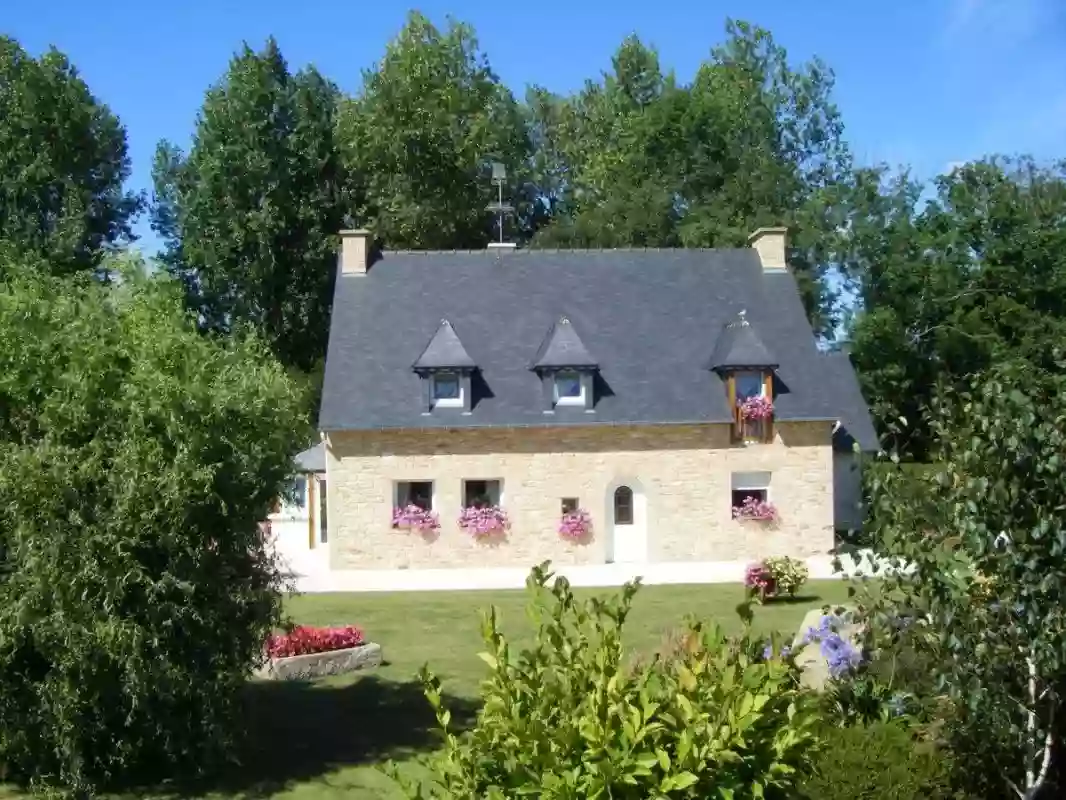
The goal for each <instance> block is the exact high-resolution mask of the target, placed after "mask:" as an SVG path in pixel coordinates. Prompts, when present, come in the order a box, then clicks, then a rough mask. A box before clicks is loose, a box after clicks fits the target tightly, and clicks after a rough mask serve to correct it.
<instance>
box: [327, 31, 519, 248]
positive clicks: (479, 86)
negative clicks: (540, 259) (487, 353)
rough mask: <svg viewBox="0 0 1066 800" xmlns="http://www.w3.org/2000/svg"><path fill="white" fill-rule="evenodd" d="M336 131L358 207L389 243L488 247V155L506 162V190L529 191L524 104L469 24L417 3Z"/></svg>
mask: <svg viewBox="0 0 1066 800" xmlns="http://www.w3.org/2000/svg"><path fill="white" fill-rule="evenodd" d="M338 138H339V141H340V143H341V147H342V148H343V152H344V158H345V162H346V164H347V165H348V168H349V169H350V170H351V171H352V173H353V174H356V175H360V176H362V180H364V181H365V184H366V197H365V200H364V202H363V203H362V204H360V205H359V206H358V207H357V209H356V210H355V217H356V218H357V219H358V220H359V221H360V222H361V223H365V224H366V225H368V227H370V228H371V230H373V231H374V233H375V234H376V236H377V238H378V240H379V241H380V242H381V243H382V244H384V245H385V246H387V247H390V248H393V249H403V248H409V249H463V248H480V247H484V246H485V244H486V243H487V242H488V241H489V239H490V238H491V236H492V233H493V222H494V220H493V218H492V216H491V215H490V214H489V213H488V212H487V211H486V209H485V207H486V205H487V204H488V203H489V202H491V201H493V200H495V199H496V190H495V188H494V187H493V186H492V184H491V182H490V180H489V178H490V173H489V169H488V167H489V164H490V163H491V162H492V161H499V162H501V163H503V164H504V166H506V167H507V169H508V173H509V175H508V186H510V187H511V189H510V190H509V191H510V195H511V197H510V200H511V202H512V203H516V204H517V205H518V206H519V212H520V213H521V214H523V215H529V214H530V213H531V212H530V204H529V202H528V200H527V199H525V197H524V192H525V191H526V185H525V183H526V179H525V176H526V175H527V174H528V161H529V158H530V155H531V153H530V144H529V134H528V131H527V126H526V120H525V116H524V113H523V110H522V108H521V107H520V106H519V104H518V103H517V102H516V100H515V98H514V96H513V95H512V94H511V92H510V91H509V90H508V89H506V88H505V87H504V86H503V84H502V83H500V79H499V78H498V77H497V76H496V74H495V73H493V71H492V68H491V67H490V66H489V62H488V59H487V58H486V57H485V56H484V54H482V53H481V51H480V49H479V46H478V42H477V39H476V37H475V35H474V31H473V29H472V28H471V27H470V26H469V25H465V24H463V23H459V22H455V21H454V20H449V25H448V28H447V30H445V31H443V32H442V31H440V30H438V29H437V28H436V27H435V26H434V25H433V24H431V23H430V22H429V20H427V19H426V18H425V17H424V16H422V15H421V14H419V13H417V12H412V13H411V14H410V15H409V17H408V19H407V24H406V25H405V26H404V28H403V30H402V31H401V32H400V34H399V35H398V36H397V37H396V39H395V40H393V41H392V42H391V43H390V44H389V46H388V48H387V50H386V52H385V57H384V59H382V61H381V63H380V64H378V65H377V66H376V68H375V69H373V70H368V71H366V72H365V73H364V75H363V89H362V92H361V93H360V94H359V96H358V97H356V98H354V99H351V100H349V101H347V102H345V103H344V107H343V110H342V112H341V116H340V120H339V124H338Z"/></svg>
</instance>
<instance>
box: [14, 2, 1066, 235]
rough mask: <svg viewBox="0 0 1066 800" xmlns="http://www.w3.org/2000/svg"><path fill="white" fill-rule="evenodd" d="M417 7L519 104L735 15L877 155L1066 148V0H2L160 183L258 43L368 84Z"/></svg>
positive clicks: (690, 46) (684, 46) (345, 80)
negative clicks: (80, 81)
mask: <svg viewBox="0 0 1066 800" xmlns="http://www.w3.org/2000/svg"><path fill="white" fill-rule="evenodd" d="M411 7H417V8H418V9H419V10H421V11H422V12H423V13H425V14H426V15H427V16H429V17H430V18H431V19H433V20H434V21H435V22H438V23H442V22H444V20H445V17H446V16H447V15H449V14H450V15H452V16H455V17H457V18H459V19H462V20H464V21H466V22H469V23H472V24H473V25H474V27H475V28H476V30H477V32H478V35H479V38H480V40H481V44H482V46H483V47H484V49H485V50H486V52H487V53H488V55H489V58H490V60H491V62H492V65H493V67H494V68H495V70H496V71H497V72H498V73H499V74H500V76H501V77H502V78H503V80H504V81H505V82H506V83H507V84H508V85H509V86H511V87H512V89H514V90H515V91H516V93H517V94H518V96H519V97H521V96H522V95H523V93H524V90H525V87H526V86H527V85H528V84H531V83H538V84H541V85H543V86H546V87H547V88H549V89H551V90H554V91H558V92H567V91H569V90H572V89H574V88H576V87H579V86H580V85H581V84H582V82H583V81H584V80H585V79H586V78H588V77H594V76H596V75H597V74H598V73H599V72H600V71H601V70H603V69H606V68H607V67H609V65H610V57H611V54H612V53H613V52H614V50H615V48H616V47H617V46H618V44H619V43H620V42H621V41H622V39H623V38H624V37H625V36H626V35H627V34H629V33H633V32H635V33H637V34H639V35H640V37H641V38H642V39H643V40H644V41H645V42H647V43H649V44H651V45H653V46H655V47H656V48H657V49H658V50H659V53H660V56H661V59H662V62H663V65H664V67H666V68H668V69H669V68H673V69H674V70H675V71H676V72H677V75H678V77H679V78H680V79H681V80H683V81H687V80H689V79H690V78H691V77H692V75H693V73H694V71H695V69H696V67H697V65H698V64H699V62H700V61H701V60H702V59H703V58H704V57H705V56H706V54H707V52H708V50H709V49H710V47H711V46H712V45H714V44H715V43H716V42H717V41H719V40H720V39H721V37H722V31H723V23H724V20H725V18H726V17H728V16H733V17H740V18H743V19H746V20H749V21H751V22H755V23H758V24H760V25H762V26H764V27H766V28H769V29H770V30H771V31H772V32H773V34H774V36H775V38H776V39H777V40H778V41H779V42H780V43H781V44H783V45H785V46H786V47H787V48H788V49H789V52H790V55H791V56H793V57H794V58H795V59H806V58H808V57H810V56H812V55H818V56H820V57H821V58H823V59H824V60H825V61H827V62H828V63H829V64H830V66H832V67H833V69H834V70H835V71H836V74H837V95H836V97H837V101H838V104H839V105H840V107H841V109H842V111H843V114H844V120H845V123H846V125H847V129H848V134H847V135H848V138H849V140H850V141H851V142H852V145H853V147H854V149H855V152H856V155H857V156H858V157H859V159H860V161H863V162H877V161H887V162H889V163H892V164H904V163H906V164H910V165H912V166H913V167H914V168H915V169H916V170H917V171H918V172H919V174H922V175H933V174H935V173H937V172H938V171H941V170H943V169H945V168H946V167H948V165H950V164H952V163H954V162H958V161H965V160H967V159H970V158H974V157H977V156H980V155H982V154H985V153H989V152H1004V153H1030V154H1033V155H1036V156H1038V157H1041V158H1051V157H1057V156H1066V0H728V1H726V0H657V2H647V0H645V1H644V2H634V1H633V0H613V1H612V2H607V0H539V2H533V3H528V2H526V3H505V2H502V0H494V1H493V2H490V1H489V0H452V2H443V1H442V0H423V2H421V3H417V4H414V3H413V2H412V3H409V2H402V1H399V0H375V2H366V1H365V0H348V2H343V3H342V2H336V1H335V0H304V1H303V2H282V0H256V2H248V1H247V0H245V1H244V2H236V0H183V1H182V2H174V3H155V2H151V0H139V1H138V2H131V1H130V0H109V2H104V3H86V2H83V0H46V1H45V2H42V1H41V0H0V33H4V34H7V35H13V36H14V37H15V38H17V39H18V40H19V41H20V42H21V43H22V44H23V46H24V47H26V48H28V49H29V50H30V51H31V52H33V53H35V54H36V53H40V52H41V51H43V50H44V49H46V48H47V47H48V46H49V45H55V46H56V47H58V48H59V49H60V50H63V51H64V52H66V53H67V54H68V55H69V56H70V58H71V59H72V60H73V62H74V63H75V64H76V65H77V66H78V68H79V69H80V70H81V73H82V75H83V77H84V78H85V80H86V81H87V82H88V83H89V85H90V87H91V88H92V90H93V91H94V92H95V93H96V95H97V96H98V97H100V98H101V99H103V100H104V101H105V102H106V103H108V104H109V105H110V106H111V108H112V109H113V110H114V111H115V112H116V113H118V115H119V116H120V117H121V118H122V121H123V122H124V123H125V125H126V128H127V130H128V132H129V140H130V151H131V156H132V159H133V176H132V179H131V183H132V185H133V186H134V187H135V188H148V187H149V186H150V169H151V159H152V153H153V151H154V149H155V145H156V143H157V142H158V141H159V140H160V139H162V138H168V139H171V140H173V141H176V142H178V143H179V144H182V145H184V144H186V142H187V141H188V138H189V135H190V133H191V131H192V127H193V122H194V120H195V116H196V112H197V109H198V108H199V106H200V103H201V101H202V99H203V93H204V91H205V90H206V89H207V87H208V86H209V85H211V84H212V83H213V82H215V81H216V80H218V78H219V77H220V76H221V75H222V73H223V71H224V70H225V68H226V64H227V61H228V60H229V58H230V56H231V54H232V53H233V51H234V50H235V48H237V47H238V46H239V45H240V44H241V42H242V41H247V42H248V43H249V44H251V45H252V46H254V47H257V48H258V47H260V46H261V45H262V43H263V41H264V40H265V39H266V37H267V36H269V35H270V34H273V35H274V36H275V37H277V39H278V41H279V43H280V45H281V48H282V52H283V53H284V54H285V57H286V58H287V59H288V61H289V64H290V66H291V67H293V68H294V69H295V68H298V67H300V66H302V65H304V64H308V63H314V64H315V65H316V66H317V67H318V68H319V69H320V70H322V71H323V72H324V73H325V74H327V75H328V76H329V77H331V78H332V79H333V80H334V81H336V82H337V83H338V84H339V85H340V86H341V87H342V88H343V89H345V90H347V91H355V90H356V89H357V88H358V87H359V85H360V71H361V70H362V69H363V68H366V67H369V66H371V65H372V64H373V63H374V62H375V61H376V60H377V59H378V58H380V56H381V54H382V52H383V49H384V47H385V44H386V42H387V41H388V40H389V39H391V38H392V37H393V36H394V35H395V34H396V32H397V31H398V30H399V28H400V27H401V26H402V24H403V21H404V16H405V14H406V12H407V10H408V9H409V8H411ZM139 230H140V231H141V232H142V233H148V227H147V222H142V224H141V225H140V226H139ZM149 241H151V240H150V239H149V240H148V241H146V242H144V243H145V244H148V243H149Z"/></svg>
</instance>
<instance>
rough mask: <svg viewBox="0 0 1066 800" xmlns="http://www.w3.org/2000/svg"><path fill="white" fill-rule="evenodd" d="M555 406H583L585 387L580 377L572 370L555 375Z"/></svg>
mask: <svg viewBox="0 0 1066 800" xmlns="http://www.w3.org/2000/svg"><path fill="white" fill-rule="evenodd" d="M554 394H555V404H556V405H560V406H583V405H585V387H584V385H582V383H581V375H580V374H578V373H577V372H574V371H573V370H567V371H565V372H559V373H557V374H556V375H555V392H554Z"/></svg>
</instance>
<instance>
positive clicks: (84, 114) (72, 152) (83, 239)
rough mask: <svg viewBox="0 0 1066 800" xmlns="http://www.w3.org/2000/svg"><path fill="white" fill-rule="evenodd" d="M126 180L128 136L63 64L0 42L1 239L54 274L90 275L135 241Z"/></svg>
mask: <svg viewBox="0 0 1066 800" xmlns="http://www.w3.org/2000/svg"><path fill="white" fill-rule="evenodd" d="M129 174H130V161H129V155H128V153H127V150H126V131H125V130H124V129H123V127H122V125H121V124H120V122H119V120H118V117H116V116H115V115H114V114H113V113H111V110H110V109H109V108H108V107H107V106H106V105H104V104H103V103H101V102H100V101H99V100H97V99H96V98H95V97H94V96H93V95H92V93H91V92H90V90H89V87H88V86H87V85H86V84H85V82H84V81H83V80H82V79H81V78H80V77H79V76H78V72H77V70H76V69H75V68H74V66H73V65H72V64H71V63H70V62H69V61H68V60H67V57H66V56H64V55H63V54H62V53H60V52H59V51H58V50H55V49H52V50H49V51H48V52H47V53H45V54H44V55H43V56H41V57H40V58H33V57H32V56H30V55H29V54H28V53H27V52H26V51H25V50H24V49H22V47H20V46H19V43H18V42H17V41H15V40H14V39H12V38H10V37H6V36H0V239H6V240H9V241H11V242H13V243H14V244H16V245H17V246H19V247H20V248H21V249H23V250H25V251H27V252H30V253H36V254H38V255H41V256H43V257H44V259H45V261H43V262H42V263H43V264H47V266H48V268H49V269H52V270H54V271H55V272H57V273H70V272H74V271H78V270H91V269H93V268H94V267H96V266H97V265H98V264H99V263H100V259H101V258H102V257H103V255H104V253H105V251H106V250H108V249H110V248H112V247H115V246H119V245H122V244H124V243H126V242H128V241H131V240H132V239H133V236H132V233H131V229H130V224H131V222H132V220H133V218H134V216H135V215H136V214H137V213H138V212H139V211H140V210H141V207H142V205H143V200H142V198H141V197H139V196H137V195H134V194H130V193H128V192H125V191H123V188H122V184H123V182H124V181H125V180H126V178H128V177H129Z"/></svg>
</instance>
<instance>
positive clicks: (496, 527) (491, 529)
mask: <svg viewBox="0 0 1066 800" xmlns="http://www.w3.org/2000/svg"><path fill="white" fill-rule="evenodd" d="M510 524H511V522H510V520H509V519H508V518H507V512H506V511H504V510H503V509H502V508H500V507H499V506H484V507H480V508H478V507H474V506H471V507H469V508H464V509H463V511H462V513H461V514H460V515H459V527H460V528H462V529H463V530H464V531H466V532H467V533H469V534H470V535H471V536H474V537H480V536H492V535H495V534H500V533H503V532H504V531H506V530H507V528H508V527H509V526H510Z"/></svg>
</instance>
